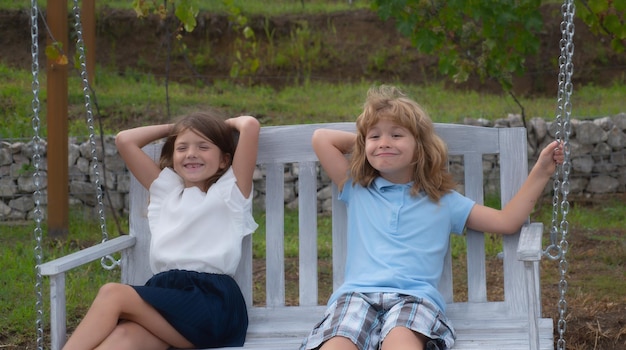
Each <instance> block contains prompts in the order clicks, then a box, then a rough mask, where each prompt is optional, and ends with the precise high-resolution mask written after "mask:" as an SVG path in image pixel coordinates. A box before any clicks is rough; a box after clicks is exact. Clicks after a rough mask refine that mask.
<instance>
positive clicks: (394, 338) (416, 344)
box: [381, 327, 427, 350]
mask: <svg viewBox="0 0 626 350" xmlns="http://www.w3.org/2000/svg"><path fill="white" fill-rule="evenodd" d="M426 339H427V338H426V336H424V335H423V334H420V333H417V332H414V331H412V330H410V329H408V328H406V327H395V328H393V329H392V330H391V331H389V334H387V336H386V337H385V340H383V344H382V347H381V350H405V349H406V350H423V349H424V348H425V346H426Z"/></svg>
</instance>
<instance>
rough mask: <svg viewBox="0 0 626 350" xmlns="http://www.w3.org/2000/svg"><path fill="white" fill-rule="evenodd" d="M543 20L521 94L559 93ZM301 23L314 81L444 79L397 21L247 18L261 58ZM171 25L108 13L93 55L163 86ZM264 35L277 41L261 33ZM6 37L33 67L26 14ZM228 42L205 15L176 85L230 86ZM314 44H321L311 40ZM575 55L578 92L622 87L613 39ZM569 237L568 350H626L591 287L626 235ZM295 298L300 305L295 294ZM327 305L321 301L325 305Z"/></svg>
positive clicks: (625, 301)
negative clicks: (312, 51)
mask: <svg viewBox="0 0 626 350" xmlns="http://www.w3.org/2000/svg"><path fill="white" fill-rule="evenodd" d="M544 16H545V23H546V29H545V31H544V32H543V33H542V34H541V42H542V44H541V51H540V53H538V54H537V55H536V56H535V57H529V58H528V59H527V62H528V68H527V74H525V75H524V76H523V77H517V78H516V79H515V84H514V90H515V92H516V93H518V94H520V95H530V96H532V95H546V94H547V95H548V96H553V95H555V90H556V77H557V72H558V68H557V67H556V61H557V58H558V52H559V50H558V40H559V39H560V37H561V34H560V32H559V22H560V17H559V13H558V7H546V8H545V9H544ZM304 22H306V23H307V24H306V25H307V26H308V28H310V29H311V31H313V32H316V33H322V34H321V38H322V39H323V40H322V41H321V43H320V44H319V45H320V47H321V49H320V52H319V54H318V55H317V56H316V57H315V60H313V62H311V66H310V67H311V69H310V72H309V73H310V79H311V80H323V81H329V82H337V83H341V82H350V81H361V80H371V81H386V80H399V81H403V82H410V83H420V82H431V81H435V80H439V79H442V77H440V76H439V75H438V73H437V70H436V57H428V56H424V55H420V54H419V53H416V52H415V50H414V49H412V47H411V45H410V43H409V42H408V40H406V39H405V38H402V37H400V36H399V35H398V34H397V32H396V31H395V29H394V25H393V23H389V22H382V21H381V20H380V19H378V17H377V16H376V15H375V14H372V13H370V12H368V11H355V12H346V13H337V14H332V15H319V16H307V17H302V16H283V17H280V18H271V19H268V20H267V22H266V20H265V19H264V18H251V23H252V24H253V27H254V29H255V32H256V33H257V36H258V39H259V50H260V53H262V54H264V55H267V54H268V50H270V48H271V45H270V44H269V40H268V39H269V38H271V39H272V41H273V42H274V43H275V44H276V45H281V44H280V43H285V42H288V41H289V38H290V37H291V35H292V34H293V33H294V32H295V29H296V28H303V27H302V26H303V23H304ZM168 27H170V26H168V25H164V24H161V23H159V22H158V21H157V20H155V19H148V20H143V21H139V20H137V19H136V18H135V15H134V14H133V13H132V12H119V11H102V12H101V13H99V14H98V23H97V47H96V49H95V50H93V51H95V52H96V61H97V64H98V65H99V66H102V67H106V68H107V69H110V70H112V71H113V72H117V74H120V75H124V74H129V72H131V71H133V70H134V71H137V72H142V73H151V74H153V75H155V76H156V77H161V78H162V77H163V76H164V75H165V74H166V72H167V69H166V68H165V67H166V60H167V55H166V53H167V52H168V50H167V40H166V39H165V38H166V35H165V34H166V33H167V30H166V29H167V28H168ZM266 30H267V31H266ZM267 32H270V33H273V34H272V35H271V36H268V35H266V34H264V33H267ZM0 33H2V35H0V60H2V61H3V62H5V63H7V64H9V65H11V66H14V67H19V68H24V69H30V65H31V62H30V60H31V53H30V48H31V46H30V30H29V18H28V14H27V13H25V12H18V11H15V12H0ZM40 33H41V35H40V36H41V42H42V43H44V42H45V38H46V33H45V31H44V30H43V29H41V30H40ZM232 39H233V34H232V31H231V28H230V27H229V23H228V20H227V18H226V17H225V16H216V15H208V14H207V15H202V17H201V18H200V20H199V25H198V27H197V28H196V30H195V31H194V32H193V33H191V34H186V35H185V36H184V38H183V42H184V43H185V44H186V45H187V47H189V49H190V50H189V54H188V56H185V55H183V54H182V53H181V52H180V51H177V53H176V54H174V55H173V56H172V61H171V66H170V68H169V72H170V74H171V78H172V79H176V80H179V81H183V82H185V81H190V82H191V81H193V80H196V79H201V80H203V81H204V82H205V83H209V84H210V83H211V82H212V81H213V80H215V79H226V78H227V77H228V72H229V70H230V66H231V63H232V59H233V58H232V57H233V48H232V41H233V40H232ZM308 45H309V46H313V45H317V44H316V43H315V40H313V39H311V40H310V41H309V42H308ZM575 47H576V51H575V54H574V59H575V62H574V66H575V70H574V73H575V81H574V83H575V84H597V85H602V84H610V83H611V82H612V81H613V79H614V78H618V79H621V81H623V80H624V67H626V55H624V54H621V55H618V54H615V53H613V52H612V51H610V50H609V49H607V47H608V44H607V41H606V40H605V39H602V38H601V37H597V36H595V35H593V34H592V33H590V32H589V31H588V29H587V27H586V26H585V25H584V24H582V23H580V22H577V24H576V33H575ZM72 50H73V49H72V45H70V51H72ZM42 51H43V50H42ZM376 55H382V56H384V57H385V64H383V65H379V66H377V65H373V64H372V57H374V56H376ZM188 62H191V63H193V64H189V63H188ZM42 63H43V61H42ZM42 67H45V65H42ZM172 73H175V74H172ZM305 73H306V72H305V71H304V70H303V68H302V62H300V63H298V62H294V61H291V62H286V63H285V64H284V65H282V66H277V65H274V66H269V65H263V64H262V66H261V67H260V69H259V71H258V72H257V74H255V75H254V76H253V77H252V79H251V81H252V83H253V84H265V85H271V86H273V87H275V88H280V87H281V86H283V85H285V84H292V83H293V82H294V81H299V80H300V79H302V77H303V76H304V75H305ZM449 86H450V87H451V88H467V89H474V90H478V91H488V92H494V91H499V88H498V87H497V86H495V85H494V84H493V83H490V82H485V83H481V82H478V81H477V80H476V79H471V80H470V81H469V82H468V83H466V84H463V85H461V86H453V85H449ZM146 118H148V117H146ZM570 235H571V242H572V245H571V252H570V253H569V256H570V257H571V261H570V271H571V276H570V278H571V279H570V288H569V290H568V292H567V295H566V296H567V302H568V313H567V331H566V340H567V348H568V349H607V350H610V349H626V296H625V295H626V294H622V297H621V298H615V297H612V298H610V297H607V296H604V295H603V294H602V293H600V292H596V291H594V288H593V282H590V281H593V276H595V275H598V274H600V275H602V274H607V275H614V276H616V277H615V278H616V279H621V280H623V279H624V278H626V276H624V272H623V271H624V261H626V253H625V247H624V239H623V237H625V236H626V227H623V228H622V229H620V230H616V231H615V232H601V233H600V232H596V233H594V232H586V231H584V230H582V229H578V228H572V230H571V233H570ZM593 237H603V239H596V238H593ZM611 237H613V238H611ZM616 237H617V239H616ZM619 237H622V238H621V239H620V238H619ZM606 252H610V255H609V257H610V258H612V259H618V261H620V260H621V262H620V263H618V264H617V266H619V267H620V268H621V269H622V270H621V271H614V269H610V268H609V267H608V266H607V264H604V263H603V261H602V260H601V258H600V257H605V259H608V258H609V257H607V255H606ZM294 264H295V263H294ZM490 264H493V265H497V264H498V262H497V261H492V262H490ZM292 269H293V266H291V267H289V270H290V271H291V272H290V271H288V275H289V276H292V278H291V281H292V283H295V277H294V274H293V271H294V270H292ZM556 269H557V267H556V265H555V263H554V262H544V263H542V270H543V276H544V280H543V298H544V299H543V303H544V315H545V316H549V317H552V318H554V319H556V318H558V315H557V312H556V305H557V301H558V299H559V292H558V288H557V287H556V286H557V283H558V275H557V274H556V272H555V271H556ZM493 270H494V271H495V272H494V273H493V274H491V275H490V276H489V279H490V282H489V283H490V284H492V283H493V284H494V285H497V282H498V281H499V280H501V278H502V276H501V273H498V272H497V271H498V269H497V268H494V269H493ZM328 277H329V274H328V273H327V272H324V271H322V275H321V283H320V285H321V286H322V288H326V290H327V291H328V290H329V288H330V287H329V284H330V282H329V281H330V280H329V279H328ZM257 278H259V279H262V278H263V271H262V269H261V270H259V271H258V274H257ZM295 290H296V291H297V288H296V289H295ZM492 292H493V294H494V295H493V297H494V298H497V297H498V289H497V288H494V289H492ZM291 297H292V298H294V300H295V296H293V295H292V296H291ZM326 297H327V295H321V296H320V299H325V298H326ZM557 337H558V335H557ZM23 345H24V346H26V347H29V348H30V346H29V345H28V344H23ZM31 345H32V344H31Z"/></svg>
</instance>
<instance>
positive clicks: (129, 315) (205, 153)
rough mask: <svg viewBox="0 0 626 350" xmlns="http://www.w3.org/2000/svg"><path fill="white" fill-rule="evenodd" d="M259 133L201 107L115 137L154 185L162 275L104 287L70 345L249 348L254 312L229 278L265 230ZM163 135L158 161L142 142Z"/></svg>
mask: <svg viewBox="0 0 626 350" xmlns="http://www.w3.org/2000/svg"><path fill="white" fill-rule="evenodd" d="M259 130H260V126H259V122H258V121H257V120H256V119H255V118H253V117H248V116H243V117H237V118H231V119H227V120H226V121H224V120H222V119H220V118H218V117H216V116H214V115H211V114H208V113H193V114H190V115H188V116H186V117H183V118H182V119H181V120H180V121H178V122H177V123H176V124H174V125H172V124H167V125H153V126H145V127H139V128H135V129H129V130H125V131H122V132H120V133H119V134H118V135H117V138H116V139H115V143H116V145H117V148H118V150H119V153H120V155H121V156H122V158H123V159H124V161H125V162H126V165H127V167H128V169H129V170H130V171H131V172H132V173H133V175H135V177H136V178H137V180H138V181H139V182H140V183H141V184H142V185H143V186H144V187H145V188H146V189H149V191H150V204H149V206H148V220H149V223H150V231H151V234H152V238H151V247H150V265H151V268H152V271H153V272H154V274H155V275H154V276H153V277H152V278H151V279H150V280H149V281H148V282H147V283H146V285H145V286H128V285H123V284H119V283H108V284H106V285H104V286H103V287H102V288H100V291H99V292H98V295H97V296H96V298H95V300H94V302H93V304H92V305H91V308H90V309H89V311H88V312H87V314H86V316H85V318H84V319H83V320H82V322H81V323H80V324H79V325H78V327H77V328H76V330H75V332H74V333H73V334H72V336H71V337H70V339H69V340H68V342H67V344H66V345H65V347H64V349H66V350H69V349H80V350H85V349H118V350H119V349H134V350H137V349H168V348H169V347H170V346H172V347H176V348H194V347H195V348H208V347H222V346H241V345H243V343H244V339H245V335H246V330H247V327H248V315H247V311H246V304H245V301H244V299H243V296H242V294H241V291H240V290H239V287H238V286H237V284H236V283H235V281H234V279H233V278H232V277H231V276H232V275H234V273H235V270H236V268H237V265H238V263H239V259H240V257H241V240H242V238H243V237H244V236H246V235H248V234H250V233H252V232H253V231H254V230H255V229H256V227H257V224H256V223H255V222H254V219H253V217H252V210H251V209H252V174H253V172H254V169H255V164H256V155H257V146H258V138H259ZM234 131H237V132H239V142H238V144H237V145H236V146H235V141H234V137H233V136H234V135H233V132H234ZM164 137H167V139H166V141H165V144H164V146H163V149H162V153H161V158H160V164H156V163H155V162H154V161H153V160H152V159H151V158H150V157H149V156H147V155H146V154H145V153H144V152H143V151H142V150H141V148H142V147H143V146H145V145H147V144H148V143H150V142H153V141H156V140H159V139H161V138H164ZM235 147H236V149H235Z"/></svg>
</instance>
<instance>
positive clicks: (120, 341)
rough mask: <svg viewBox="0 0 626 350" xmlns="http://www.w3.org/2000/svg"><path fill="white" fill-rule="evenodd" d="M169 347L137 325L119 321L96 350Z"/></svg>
mask: <svg viewBox="0 0 626 350" xmlns="http://www.w3.org/2000/svg"><path fill="white" fill-rule="evenodd" d="M169 347H170V346H169V344H167V343H166V342H164V341H163V340H161V339H160V338H158V337H156V336H155V335H154V334H152V333H150V332H148V330H147V329H145V328H143V327H142V326H140V325H139V324H137V323H135V322H130V321H121V322H120V324H118V325H117V327H115V329H114V330H113V332H111V334H109V336H108V337H107V338H106V339H105V340H104V341H103V342H102V343H100V345H99V346H98V347H97V348H96V350H167V349H168V348H169Z"/></svg>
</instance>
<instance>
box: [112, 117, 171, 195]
mask: <svg viewBox="0 0 626 350" xmlns="http://www.w3.org/2000/svg"><path fill="white" fill-rule="evenodd" d="M171 129H172V124H163V125H150V126H142V127H138V128H134V129H128V130H123V131H120V132H119V133H118V134H117V136H116V137H115V146H117V151H118V152H119V154H120V156H121V157H122V159H123V160H124V162H125V163H126V167H127V168H128V170H130V172H131V173H132V174H133V175H134V176H135V177H136V178H137V180H138V181H139V183H140V184H141V185H142V186H143V187H145V188H146V189H149V188H150V185H151V184H152V182H153V181H154V180H155V179H156V178H157V177H158V176H159V173H160V172H161V169H160V168H159V165H158V164H157V163H156V162H155V161H154V160H153V159H152V158H150V156H148V155H147V154H146V153H145V152H144V151H142V150H141V148H142V147H143V146H145V145H147V144H149V143H150V142H153V141H156V140H159V139H162V138H164V137H167V136H168V135H169V133H170V131H171Z"/></svg>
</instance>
